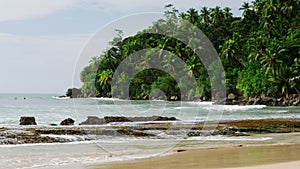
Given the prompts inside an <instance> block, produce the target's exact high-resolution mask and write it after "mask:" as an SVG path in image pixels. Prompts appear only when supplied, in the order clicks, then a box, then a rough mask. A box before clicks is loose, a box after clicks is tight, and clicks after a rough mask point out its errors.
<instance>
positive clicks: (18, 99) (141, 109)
mask: <svg viewBox="0 0 300 169" xmlns="http://www.w3.org/2000/svg"><path fill="white" fill-rule="evenodd" d="M52 96H53V95H49V94H48V95H45V94H26V95H25V94H1V95H0V127H4V126H9V127H17V128H19V127H20V126H19V125H18V123H19V118H20V116H34V117H36V121H37V123H38V126H37V127H42V126H48V125H49V124H51V123H54V124H59V123H60V121H62V120H63V119H65V118H68V117H71V118H73V119H74V120H75V121H76V122H75V123H76V125H77V124H79V123H80V122H82V121H84V120H86V117H87V116H99V117H104V116H152V115H159V116H169V117H171V116H175V117H177V118H178V119H180V120H181V121H180V122H178V123H183V124H184V123H189V122H190V121H199V122H205V121H210V120H211V121H227V120H244V119H248V120H249V119H269V118H287V119H293V118H300V108H299V107H266V106H263V105H258V106H217V105H212V103H210V102H167V101H125V100H118V99H115V100H114V99H106V98H102V99H101V98H84V99H74V100H73V99H54V98H52ZM24 97H25V98H26V99H24ZM136 124H138V123H134V122H132V123H130V125H136ZM109 125H120V126H126V125H128V124H125V123H115V124H109ZM149 132H151V131H149ZM153 132H159V133H156V134H157V135H159V137H158V138H151V139H150V138H136V137H113V136H101V137H100V138H98V140H96V141H89V142H73V143H58V144H53V143H46V144H25V145H1V146H0V152H1V154H0V168H45V167H48V168H51V167H57V168H61V167H66V165H69V164H76V166H77V168H80V166H81V165H85V164H90V163H96V162H97V163H99V162H100V163H103V162H109V161H120V160H128V159H136V158H146V157H149V156H159V155H165V154H167V153H170V150H172V148H174V147H176V146H204V147H207V146H213V145H220V144H246V143H247V144H249V143H251V144H264V143H272V142H276V141H282V140H286V139H287V138H284V139H283V138H280V137H270V136H251V137H226V136H207V137H203V136H202V137H193V138H185V137H184V136H181V135H180V133H175V134H173V135H172V134H171V135H170V134H169V135H168V134H166V132H163V131H153ZM62 137H73V136H62ZM281 139H282V140H281ZM290 139H293V138H290ZM74 140H76V139H74ZM71 168H74V167H71Z"/></svg>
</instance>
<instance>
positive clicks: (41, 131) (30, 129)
mask: <svg viewBox="0 0 300 169" xmlns="http://www.w3.org/2000/svg"><path fill="white" fill-rule="evenodd" d="M110 118H111V117H110ZM118 118H119V119H123V118H124V117H118ZM148 118H150V117H148ZM151 118H153V117H151ZM99 119H100V118H99ZM104 119H105V118H104ZM114 119H117V117H115V118H114ZM129 119H130V118H129ZM123 120H124V119H123ZM125 123H126V122H125ZM203 125H204V124H203V123H189V124H185V123H176V122H174V121H169V122H168V121H164V122H142V123H139V124H138V125H130V123H129V124H128V125H121V126H120V125H84V124H82V125H80V126H63V125H59V126H43V127H41V126H32V125H30V126H24V127H20V128H8V127H2V128H0V144H26V143H65V142H73V141H91V140H98V139H101V138H103V137H107V136H109V137H147V138H148V137H151V138H159V139H164V138H163V137H161V136H159V135H157V133H161V132H165V133H173V134H174V135H176V133H182V132H183V131H184V132H185V133H186V137H185V138H187V137H195V136H208V135H225V136H250V135H253V134H266V133H291V132H300V119H276V120H275V119H266V120H243V121H227V122H220V123H218V124H217V128H216V129H214V128H212V130H209V131H203V130H202V128H203ZM215 125H216V124H212V126H215ZM155 131H158V132H155Z"/></svg>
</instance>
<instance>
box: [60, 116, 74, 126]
mask: <svg viewBox="0 0 300 169" xmlns="http://www.w3.org/2000/svg"><path fill="white" fill-rule="evenodd" d="M74 122H75V121H74V120H73V119H71V118H67V119H65V120H63V121H62V122H61V123H60V125H64V126H70V125H74Z"/></svg>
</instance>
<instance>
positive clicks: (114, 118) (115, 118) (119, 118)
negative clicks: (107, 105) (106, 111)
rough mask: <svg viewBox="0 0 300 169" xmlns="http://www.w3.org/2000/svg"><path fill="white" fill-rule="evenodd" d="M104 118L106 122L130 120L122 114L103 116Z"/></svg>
mask: <svg viewBox="0 0 300 169" xmlns="http://www.w3.org/2000/svg"><path fill="white" fill-rule="evenodd" d="M104 120H105V122H106V123H111V122H132V121H131V120H129V119H128V118H127V117H123V116H105V117H104Z"/></svg>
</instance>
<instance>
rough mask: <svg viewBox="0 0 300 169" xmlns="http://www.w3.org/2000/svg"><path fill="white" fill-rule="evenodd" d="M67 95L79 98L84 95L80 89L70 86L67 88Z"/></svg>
mask: <svg viewBox="0 0 300 169" xmlns="http://www.w3.org/2000/svg"><path fill="white" fill-rule="evenodd" d="M66 96H68V97H71V98H79V97H82V96H83V94H82V92H81V90H80V89H77V88H70V89H68V90H67V92H66Z"/></svg>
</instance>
